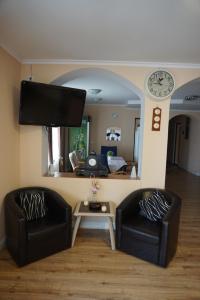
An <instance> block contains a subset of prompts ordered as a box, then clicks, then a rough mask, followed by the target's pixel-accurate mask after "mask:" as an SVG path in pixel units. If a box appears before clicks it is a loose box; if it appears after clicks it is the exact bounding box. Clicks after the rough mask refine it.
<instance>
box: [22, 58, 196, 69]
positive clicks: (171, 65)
mask: <svg viewBox="0 0 200 300" xmlns="http://www.w3.org/2000/svg"><path fill="white" fill-rule="evenodd" d="M21 62H22V64H32V65H34V64H50V65H55V64H56V65H60V64H61V65H77V64H78V65H91V66H96V65H101V66H102V65H105V66H127V67H143V68H145V67H149V68H175V69H200V64H193V63H172V62H148V61H146V62H145V61H112V60H74V59H23V60H22V61H21Z"/></svg>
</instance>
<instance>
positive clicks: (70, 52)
mask: <svg viewBox="0 0 200 300" xmlns="http://www.w3.org/2000/svg"><path fill="white" fill-rule="evenodd" d="M199 29H200V1H199V0H123V1H122V0H99V1H98V0H56V1H55V0H17V1H16V0H1V1H0V43H1V44H2V45H3V46H4V47H5V48H7V49H9V50H10V51H12V52H14V53H16V55H17V57H19V58H20V59H74V60H112V61H116V60H117V61H144V62H145V61H151V62H176V63H198V64H199V63H200V30H199Z"/></svg>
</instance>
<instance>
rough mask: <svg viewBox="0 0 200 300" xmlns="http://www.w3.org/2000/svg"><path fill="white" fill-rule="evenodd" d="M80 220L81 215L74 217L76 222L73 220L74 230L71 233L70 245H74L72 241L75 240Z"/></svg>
mask: <svg viewBox="0 0 200 300" xmlns="http://www.w3.org/2000/svg"><path fill="white" fill-rule="evenodd" d="M80 221H81V216H78V217H77V218H76V222H75V225H74V230H73V235H72V247H73V246H74V242H75V239H76V234H77V231H78V227H79V224H80Z"/></svg>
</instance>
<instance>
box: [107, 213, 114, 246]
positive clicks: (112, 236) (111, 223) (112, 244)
mask: <svg viewBox="0 0 200 300" xmlns="http://www.w3.org/2000/svg"><path fill="white" fill-rule="evenodd" d="M108 225H109V231H110V242H111V248H112V250H115V235H114V230H113V222H112V218H111V217H108Z"/></svg>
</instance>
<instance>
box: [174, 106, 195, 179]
mask: <svg viewBox="0 0 200 300" xmlns="http://www.w3.org/2000/svg"><path fill="white" fill-rule="evenodd" d="M177 115H185V116H187V117H189V118H190V127H189V137H188V139H184V138H183V139H182V140H181V141H180V142H181V151H180V164H179V166H180V167H182V168H183V169H185V170H187V171H188V172H190V173H192V174H195V175H198V176H200V155H199V153H200V112H184V111H175V112H173V111H172V112H170V119H171V118H173V117H175V116H177Z"/></svg>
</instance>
